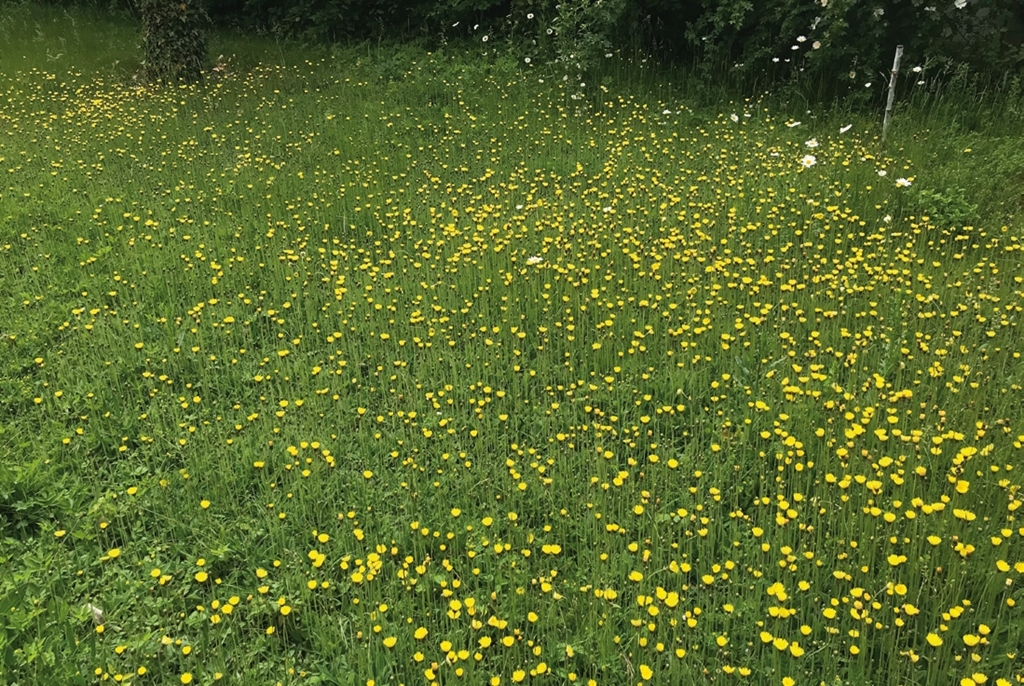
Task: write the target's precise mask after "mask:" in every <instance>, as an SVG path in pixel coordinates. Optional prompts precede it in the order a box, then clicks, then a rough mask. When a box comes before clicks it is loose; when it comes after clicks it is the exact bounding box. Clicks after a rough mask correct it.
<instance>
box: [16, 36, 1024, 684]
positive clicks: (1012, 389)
mask: <svg viewBox="0 0 1024 686" xmlns="http://www.w3.org/2000/svg"><path fill="white" fill-rule="evenodd" d="M66 21H67V19H66V18H64V19H61V18H59V17H57V18H55V19H54V22H55V23H53V24H52V26H58V27H64V29H67V25H66V24H62V23H60V22H66ZM8 28H10V27H8ZM45 30H46V27H43V28H41V29H39V35H44V33H43V32H44V31H45ZM62 30H63V29H62ZM21 33H23V34H24V36H26V38H25V39H24V40H25V43H24V45H25V46H26V47H25V54H26V55H27V56H26V57H24V58H23V59H21V60H20V61H19V60H14V61H8V62H7V63H6V65H5V71H3V72H0V102H2V103H3V106H2V108H0V454H2V455H3V458H2V460H0V535H2V538H3V545H2V546H0V627H2V630H0V665H2V670H0V673H2V675H0V681H4V680H6V683H10V684H50V683H52V684H57V683H60V684H73V683H80V684H93V683H110V682H114V683H118V684H129V683H130V684H140V685H142V684H151V683H152V684H212V683H241V684H274V683H280V684H318V683H319V684H350V685H354V684H359V685H360V686H362V685H364V684H365V685H367V686H374V685H383V684H396V685H397V684H405V685H408V686H411V685H413V684H489V685H491V686H497V685H499V684H518V683H526V684H534V683H566V682H568V683H575V684H587V685H588V686H592V685H594V684H600V685H601V686H605V685H608V686H613V685H619V684H697V683H699V684H707V683H720V684H734V683H735V684H743V683H749V684H772V685H775V686H802V685H812V684H814V685H817V684H830V685H831V684H836V685H839V684H851V685H857V686H861V685H867V684H878V685H882V684H886V685H888V684H892V685H896V684H908V685H909V684H949V683H956V684H961V686H975V685H978V684H990V685H993V686H995V685H998V686H1006V685H1008V684H1013V683H1021V682H1022V681H1024V653H1022V652H1021V646H1022V645H1024V618H1022V616H1021V608H1020V605H1021V604H1022V603H1024V591H1022V585H1021V580H1022V576H1024V553H1022V551H1024V545H1022V541H1021V538H1022V537H1024V522H1022V521H1021V520H1019V519H1017V517H1018V516H1019V515H1017V510H1019V509H1020V506H1021V502H1022V497H1024V494H1022V493H1021V484H1022V483H1024V479H1022V477H1021V471H1024V466H1022V465H1021V455H1022V452H1021V448H1022V445H1024V404H1022V384H1024V368H1022V365H1021V360H1020V357H1021V351H1022V350H1024V340H1022V339H1024V337H1022V335H1021V330H1020V327H1019V320H1020V313H1021V311H1022V306H1024V271H1022V269H1021V257H1022V250H1024V235H1022V233H1024V232H1022V231H1021V228H1022V225H1021V221H1020V217H1019V214H1018V213H1019V211H1020V207H1021V202H1020V200H1021V199H1020V198H1018V197H1015V196H1013V191H1012V190H1010V189H1011V187H1012V184H1011V183H1009V182H1011V181H1013V177H1012V176H1011V175H1010V171H1013V170H1010V171H1007V172H1006V174H1004V177H1003V178H999V175H998V173H996V172H993V174H991V175H990V174H988V173H986V174H980V173H979V172H978V170H979V168H980V169H986V170H993V169H997V168H998V166H997V165H999V164H1004V165H1005V164H1007V163H1008V162H1007V161H1008V160H1011V161H1012V159H1014V158H1013V157H1012V153H1011V151H1012V150H1014V149H1015V148H1014V146H1015V143H1014V140H1011V139H1009V138H1004V137H1001V136H1000V135H997V134H996V133H994V130H993V129H988V130H984V131H981V132H980V133H979V132H975V131H972V130H971V129H970V127H967V128H963V127H961V128H958V129H956V131H955V132H952V129H948V130H947V129H939V130H936V131H931V132H928V131H925V130H924V129H923V128H922V127H920V126H917V127H916V128H915V126H916V124H915V122H914V121H912V120H910V117H909V115H907V116H906V117H905V118H904V120H903V121H902V122H900V123H898V125H897V128H896V129H895V130H894V141H893V143H892V144H891V145H889V146H888V147H887V148H882V147H881V146H880V142H879V138H878V136H879V123H878V121H876V119H877V118H867V117H864V116H856V115H853V114H850V113H848V112H847V113H844V112H841V111H833V112H831V113H826V112H821V113H814V114H812V113H811V112H807V111H806V110H796V109H794V108H793V107H789V108H788V109H787V106H785V105H784V104H783V103H781V102H774V101H771V100H770V99H768V98H750V99H746V100H744V99H742V98H738V99H736V100H735V101H734V102H732V103H730V102H727V101H720V102H717V103H715V108H714V109H709V108H708V107H700V106H698V104H697V102H696V100H695V99H687V98H683V97H675V96H673V94H672V92H671V91H670V90H665V91H663V92H661V95H659V91H658V90H657V89H652V88H641V87H639V86H636V85H635V84H637V83H640V82H641V81H643V80H644V79H645V78H647V77H644V76H643V73H642V72H640V71H638V70H637V67H636V66H635V65H633V66H629V65H628V64H627V65H625V66H622V67H621V68H619V70H618V71H616V68H615V67H609V72H608V75H606V76H605V77H604V78H603V79H601V80H599V81H598V82H595V83H592V84H581V83H579V82H577V81H573V80H569V81H566V82H563V81H562V80H561V79H560V78H558V75H552V74H550V73H548V72H543V71H541V70H539V69H538V70H536V71H535V70H533V69H532V68H531V67H529V66H527V65H524V64H522V63H520V64H509V63H508V62H506V61H502V60H500V59H486V58H483V57H479V58H472V59H471V58H467V57H466V55H465V54H458V53H456V52H455V51H449V52H445V51H440V52H436V53H428V52H415V51H411V50H410V51H399V52H397V53H394V54H390V53H387V54H385V53H381V52H373V51H367V50H366V49H362V50H360V49H352V50H350V51H342V50H339V51H337V52H333V53H330V54H320V55H318V56H316V57H310V58H308V59H294V53H290V54H289V56H290V58H291V59H281V60H278V61H275V57H274V53H273V51H272V50H271V51H270V52H269V54H267V55H264V56H262V58H261V59H258V60H257V59H254V60H253V62H252V63H251V64H244V65H234V66H233V67H231V68H229V69H226V70H225V73H223V74H217V75H213V76H211V78H210V79H208V80H207V81H206V82H205V83H204V84H202V85H199V86H187V87H186V86H182V87H164V88H157V87H148V86H143V85H141V84H137V83H133V82H132V80H131V79H130V74H128V73H124V72H117V71H116V70H114V71H111V70H110V69H109V68H107V67H108V66H109V64H110V63H111V62H112V60H113V59H117V56H116V55H115V54H114V53H110V54H108V53H106V52H103V51H102V50H90V51H88V52H86V51H81V52H80V53H79V54H80V55H81V58H82V60H83V63H85V64H86V66H85V67H82V66H79V67H72V66H70V65H69V64H68V63H67V61H64V62H61V61H60V59H61V57H60V56H56V57H55V53H54V52H52V48H51V52H50V53H44V51H43V49H42V46H44V45H45V46H51V45H52V41H37V42H36V44H35V48H34V50H35V52H29V51H30V50H32V49H33V48H32V45H31V43H32V41H33V40H34V35H35V34H33V33H32V32H31V31H25V32H21ZM62 35H69V34H68V33H64V34H62ZM8 38H11V37H10V36H8ZM11 40H13V39H11ZM108 45H109V44H108ZM67 49H68V50H72V51H73V50H74V47H73V46H72V47H69V48H67ZM117 49H119V50H121V51H128V52H129V53H130V50H131V46H128V47H123V46H122V47H120V48H117ZM114 52H116V49H115V50H114ZM47 54H48V55H49V58H47V56H46V55H47ZM72 54H74V53H72ZM281 57H284V55H283V54H282V55H281ZM64 59H65V60H66V59H67V58H66V57H65V58H64ZM89 59H95V60H97V62H95V63H89V62H88V60H89ZM102 60H106V61H105V62H103V63H102V66H103V67H104V68H102V69H101V68H100V65H99V62H100V61H102ZM90 65H91V66H92V67H93V68H90ZM630 70H633V71H630ZM971 106H972V105H970V104H964V105H963V107H964V110H965V111H966V110H967V109H969V108H970V107H971ZM940 123H941V122H940ZM947 123H948V121H947ZM1016 141H1017V142H1019V138H1018V139H1016ZM1017 159H1019V158H1017ZM979 165H981V166H979ZM957 174H959V176H956V175H957ZM993 176H995V177H996V178H995V179H994V181H993V179H992V177H993ZM957 179H959V180H960V182H962V183H963V184H964V185H965V187H967V188H968V189H971V190H970V191H969V192H967V194H966V195H963V194H962V193H957V192H955V191H949V190H948V188H951V187H953V188H955V187H956V186H955V184H954V182H955V181H957ZM973 180H976V182H977V189H981V190H977V192H978V193H981V192H982V190H984V188H990V189H992V188H998V189H1001V190H999V191H998V192H997V191H995V190H993V191H992V194H993V195H992V197H993V198H999V199H1000V200H1001V201H1005V204H1003V205H999V204H998V203H997V202H995V201H992V202H987V203H985V204H984V206H982V207H981V208H980V209H979V205H978V202H977V200H976V199H977V198H978V197H979V196H978V195H977V194H974V190H976V189H975V188H974V186H973V185H967V184H973V183H974V181H973ZM986 183H989V184H992V183H1001V184H1003V185H1001V186H998V187H996V186H991V185H989V186H985V184H986ZM950 184H954V185H950ZM922 189H937V190H932V191H930V192H922ZM1016 192H1017V193H1019V189H1018V190H1017V191H1016ZM972 198H974V199H975V202H973V203H972V202H971V200H972ZM929 202H931V203H932V204H933V205H934V211H933V212H931V213H930V214H929V213H928V209H927V206H928V203H929ZM1014 203H1016V204H1014ZM933 215H934V216H933Z"/></svg>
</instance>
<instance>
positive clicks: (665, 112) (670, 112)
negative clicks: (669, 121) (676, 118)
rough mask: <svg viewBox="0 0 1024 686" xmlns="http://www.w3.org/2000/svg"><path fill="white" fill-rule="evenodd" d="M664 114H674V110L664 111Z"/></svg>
mask: <svg viewBox="0 0 1024 686" xmlns="http://www.w3.org/2000/svg"><path fill="white" fill-rule="evenodd" d="M662 114H672V110H664V111H662Z"/></svg>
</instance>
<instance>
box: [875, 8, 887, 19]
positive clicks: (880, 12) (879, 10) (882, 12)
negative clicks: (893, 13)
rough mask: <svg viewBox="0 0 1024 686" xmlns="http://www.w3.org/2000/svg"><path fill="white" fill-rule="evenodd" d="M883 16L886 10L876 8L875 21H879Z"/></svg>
mask: <svg viewBox="0 0 1024 686" xmlns="http://www.w3.org/2000/svg"><path fill="white" fill-rule="evenodd" d="M883 14H885V10H884V9H882V8H881V7H878V8H876V9H875V11H874V15H875V19H878V18H879V17H880V16H882V15H883Z"/></svg>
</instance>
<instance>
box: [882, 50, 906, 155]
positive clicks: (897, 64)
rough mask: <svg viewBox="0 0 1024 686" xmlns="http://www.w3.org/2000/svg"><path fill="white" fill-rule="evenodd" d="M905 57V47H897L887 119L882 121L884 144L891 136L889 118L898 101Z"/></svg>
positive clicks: (886, 110) (893, 63)
mask: <svg viewBox="0 0 1024 686" xmlns="http://www.w3.org/2000/svg"><path fill="white" fill-rule="evenodd" d="M901 57H903V46H902V45H897V46H896V57H895V59H893V61H892V73H891V74H890V75H889V100H888V102H887V103H886V104H885V119H884V120H883V121H882V144H883V145H884V144H885V139H886V137H887V136H888V135H889V118H890V117H891V116H892V103H893V100H895V99H896V77H897V76H898V75H899V73H900V58H901Z"/></svg>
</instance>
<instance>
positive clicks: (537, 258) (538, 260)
mask: <svg viewBox="0 0 1024 686" xmlns="http://www.w3.org/2000/svg"><path fill="white" fill-rule="evenodd" d="M543 261H544V258H543V257H540V256H539V255H534V256H532V257H528V258H526V264H540V263H541V262H543Z"/></svg>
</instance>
